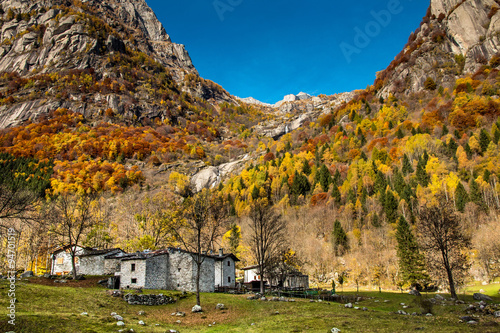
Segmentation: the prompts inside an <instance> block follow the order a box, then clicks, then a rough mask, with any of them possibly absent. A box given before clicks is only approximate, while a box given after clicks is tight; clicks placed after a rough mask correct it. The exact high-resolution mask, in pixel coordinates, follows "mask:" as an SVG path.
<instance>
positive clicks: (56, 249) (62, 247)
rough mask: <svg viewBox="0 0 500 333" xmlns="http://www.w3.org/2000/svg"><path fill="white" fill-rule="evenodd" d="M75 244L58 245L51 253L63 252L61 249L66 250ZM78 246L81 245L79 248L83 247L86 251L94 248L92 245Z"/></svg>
mask: <svg viewBox="0 0 500 333" xmlns="http://www.w3.org/2000/svg"><path fill="white" fill-rule="evenodd" d="M73 246H75V245H64V246H58V247H56V248H54V249H53V250H52V251H50V253H51V254H56V253H58V252H61V251H66V250H67V249H70V248H71V247H73ZM76 246H77V247H79V248H81V249H82V250H83V251H86V252H88V251H93V250H94V249H93V248H91V247H86V246H80V245H76Z"/></svg>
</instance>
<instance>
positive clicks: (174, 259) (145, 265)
mask: <svg viewBox="0 0 500 333" xmlns="http://www.w3.org/2000/svg"><path fill="white" fill-rule="evenodd" d="M193 255H196V254H194V253H191V252H188V251H184V250H181V249H174V248H168V249H166V250H158V251H143V252H136V253H131V254H123V255H121V259H120V271H119V272H117V273H115V275H117V276H119V278H120V288H144V289H163V290H180V291H195V290H196V270H197V269H196V262H195V261H194V259H193ZM203 256H204V261H203V264H202V265H201V273H200V291H201V292H214V291H215V288H216V287H219V286H226V287H234V286H235V280H236V268H235V262H236V261H238V258H236V256H234V255H233V254H226V255H224V254H223V252H222V251H219V255H207V254H203ZM111 258H113V257H111Z"/></svg>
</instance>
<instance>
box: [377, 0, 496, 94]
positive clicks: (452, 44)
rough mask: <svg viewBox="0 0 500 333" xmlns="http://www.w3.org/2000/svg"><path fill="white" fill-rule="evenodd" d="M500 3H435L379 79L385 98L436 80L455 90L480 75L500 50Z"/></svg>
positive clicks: (450, 0)
mask: <svg viewBox="0 0 500 333" xmlns="http://www.w3.org/2000/svg"><path fill="white" fill-rule="evenodd" d="M499 8H500V1H494V0H431V4H430V7H429V9H428V12H427V14H426V16H425V17H424V19H423V20H422V23H421V25H420V27H419V28H418V29H417V30H416V31H415V32H414V33H412V35H411V36H410V38H409V40H408V44H407V45H406V47H405V49H404V50H403V51H402V52H401V53H400V54H399V55H398V56H397V57H396V58H395V59H394V61H393V62H392V63H391V64H390V66H389V67H388V68H387V69H386V70H384V71H382V72H380V73H379V74H378V76H377V81H376V88H377V89H378V90H379V95H381V96H384V97H386V96H388V95H389V94H390V93H397V92H405V93H412V92H417V91H420V90H422V89H423V88H424V83H425V81H426V79H427V78H428V77H431V78H432V79H433V80H434V81H435V82H436V83H437V85H441V86H443V87H449V86H451V85H452V84H453V83H454V81H455V80H456V78H457V77H458V76H459V75H462V74H468V73H474V72H475V71H476V70H477V69H478V68H480V67H481V66H482V65H484V64H487V63H488V61H489V60H490V59H491V58H492V57H493V56H495V55H496V54H497V53H498V52H499V51H500V40H499V33H500V12H499Z"/></svg>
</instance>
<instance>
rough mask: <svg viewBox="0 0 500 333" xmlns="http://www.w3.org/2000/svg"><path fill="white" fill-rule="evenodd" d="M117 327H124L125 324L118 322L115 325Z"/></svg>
mask: <svg viewBox="0 0 500 333" xmlns="http://www.w3.org/2000/svg"><path fill="white" fill-rule="evenodd" d="M116 325H117V326H125V323H124V322H123V321H119V322H117V323H116Z"/></svg>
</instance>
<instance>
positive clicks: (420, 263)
mask: <svg viewBox="0 0 500 333" xmlns="http://www.w3.org/2000/svg"><path fill="white" fill-rule="evenodd" d="M396 240H397V242H398V245H397V255H398V259H399V269H400V271H401V280H402V282H403V283H404V284H408V285H410V286H416V285H418V284H420V285H421V284H423V283H424V282H425V281H427V280H429V276H428V274H427V272H426V270H425V257H424V255H423V254H421V253H420V250H419V247H418V244H417V241H416V239H415V236H414V235H413V233H412V232H411V229H410V225H409V224H408V222H407V221H406V219H405V218H404V217H403V216H401V217H400V218H399V221H398V225H397V229H396Z"/></svg>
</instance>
